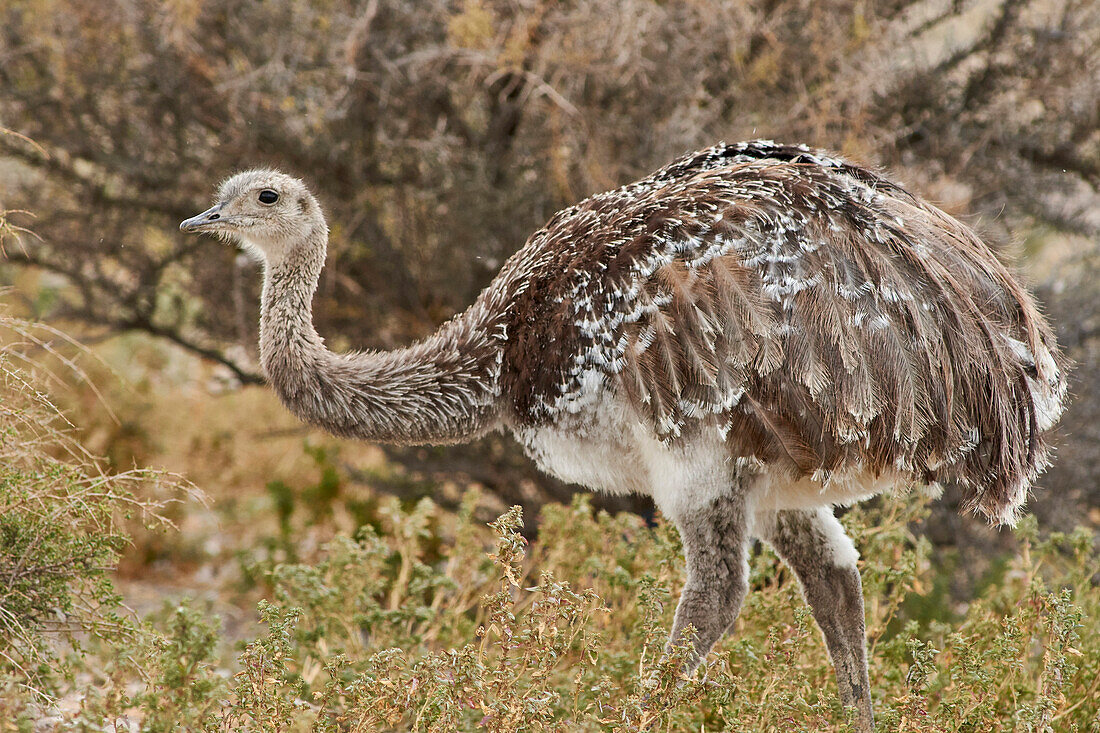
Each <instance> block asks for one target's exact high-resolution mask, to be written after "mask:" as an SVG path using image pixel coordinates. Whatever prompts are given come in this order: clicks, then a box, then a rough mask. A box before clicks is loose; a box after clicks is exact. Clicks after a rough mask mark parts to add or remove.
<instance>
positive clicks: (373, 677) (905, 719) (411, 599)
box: [139, 494, 1100, 731]
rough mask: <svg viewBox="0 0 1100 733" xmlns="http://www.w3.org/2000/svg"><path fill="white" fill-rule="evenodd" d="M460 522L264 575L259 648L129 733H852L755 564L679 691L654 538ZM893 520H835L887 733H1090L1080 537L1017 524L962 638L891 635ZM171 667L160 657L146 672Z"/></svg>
mask: <svg viewBox="0 0 1100 733" xmlns="http://www.w3.org/2000/svg"><path fill="white" fill-rule="evenodd" d="M476 502H477V496H476V494H470V495H469V496H468V497H467V500H466V502H465V504H464V507H463V510H462V512H460V513H459V514H458V515H457V516H455V515H449V514H447V513H445V512H442V511H441V510H438V509H437V508H436V507H435V506H434V505H432V504H431V503H430V502H428V501H421V502H420V503H418V504H416V505H415V506H412V507H410V508H408V509H402V508H401V507H400V506H399V505H398V503H397V502H396V501H392V502H389V503H387V502H382V504H381V508H380V511H381V513H382V514H383V515H384V516H386V517H387V520H386V522H385V523H384V526H383V528H382V530H381V531H376V530H374V529H373V528H366V529H364V530H363V531H361V533H360V535H359V537H357V538H355V539H351V538H348V537H337V538H336V539H334V540H333V541H332V542H331V543H330V544H329V545H328V547H327V548H326V551H325V553H324V557H323V559H322V560H321V561H320V562H318V563H316V564H312V565H308V564H284V565H280V566H277V567H276V568H275V569H274V570H272V571H271V574H270V576H271V577H270V582H271V584H272V588H273V589H274V590H273V593H272V597H271V600H270V601H264V602H262V603H261V607H260V610H261V616H262V618H263V622H264V623H265V624H266V625H267V628H268V633H267V634H266V635H264V636H260V637H259V638H258V639H255V640H253V641H251V642H249V643H248V644H247V645H246V647H245V649H244V651H243V652H242V653H241V654H240V656H239V660H238V662H239V668H240V671H239V672H238V673H237V674H236V676H235V678H234V679H233V681H232V683H231V684H230V685H229V687H228V688H222V687H219V686H218V685H213V686H211V687H209V688H208V689H209V690H210V695H208V696H207V697H205V698H203V699H192V698H193V697H194V696H191V697H188V698H187V699H186V700H185V699H184V698H185V697H186V696H184V697H181V696H180V695H179V694H178V692H177V691H174V687H175V686H177V684H178V683H177V682H175V681H174V680H176V679H180V678H178V677H175V678H173V677H165V676H162V677H160V678H158V681H156V682H154V683H153V684H152V685H151V687H150V688H149V690H148V691H147V692H146V693H145V694H144V697H142V698H141V700H140V701H139V702H140V704H141V705H142V706H144V709H145V715H146V720H150V719H152V718H153V717H154V716H155V714H156V712H155V709H154V706H155V705H157V704H160V703H159V702H158V701H163V700H166V699H170V700H173V701H174V702H173V708H172V709H173V710H174V711H178V712H175V713H174V716H175V717H174V719H176V720H180V721H186V723H185V724H183V727H184V728H187V729H190V728H198V727H200V726H204V725H205V726H206V727H208V728H210V729H217V730H287V731H289V730H315V731H348V730H350V731H378V730H395V731H398V730H400V731H404V730H423V731H450V730H486V731H515V730H524V731H561V730H569V731H585V730H591V731H604V730H616V731H627V730H631V731H633V730H653V731H679V730H806V731H820V730H833V729H844V728H845V726H846V725H847V724H848V723H849V722H850V721H849V719H848V716H847V713H846V711H844V710H842V709H841V708H840V706H839V704H838V703H837V701H836V687H835V683H834V682H833V673H832V669H831V667H830V666H829V662H828V659H827V656H826V653H825V650H824V645H823V643H822V641H821V639H820V636H819V634H818V632H817V629H816V627H815V626H814V623H813V620H812V617H811V616H810V614H809V611H808V609H807V608H806V607H805V605H804V604H803V602H802V600H801V597H800V594H799V591H798V588H797V583H796V582H795V581H794V579H793V577H792V576H791V575H790V573H789V572H788V571H787V570H785V569H784V568H783V567H782V566H781V565H780V564H779V563H778V562H777V560H776V559H775V557H774V556H773V555H772V554H771V553H770V552H767V551H761V552H758V553H756V554H754V556H753V560H752V573H751V584H752V592H751V593H750V595H749V597H748V599H747V600H746V603H745V608H744V610H743V612H742V615H741V618H740V620H739V621H738V624H737V628H736V629H735V631H734V633H733V634H732V635H730V636H729V637H727V638H726V639H725V640H724V641H723V642H721V644H720V645H719V647H718V649H717V650H716V652H715V653H714V654H712V656H711V658H710V659H709V663H708V665H707V666H706V668H705V673H700V674H697V675H696V676H695V677H693V678H691V679H686V680H685V679H682V678H681V677H680V676H679V674H678V673H677V671H676V669H677V667H676V659H677V657H678V656H679V655H680V654H682V653H683V652H684V651H685V650H683V649H681V650H680V651H679V652H677V653H676V654H674V655H673V657H672V658H671V659H669V658H665V657H664V655H663V653H662V652H663V646H664V641H665V638H666V635H667V630H668V628H669V626H670V624H671V616H672V612H673V610H674V603H673V602H674V599H675V597H676V595H677V593H678V591H679V586H680V584H681V583H682V576H683V569H682V566H681V561H680V559H679V557H680V556H679V543H678V540H677V537H676V533H675V531H673V530H672V529H671V528H670V527H669V526H668V525H666V524H663V523H662V524H660V525H659V526H657V527H656V528H647V527H646V526H645V525H644V524H643V523H642V521H641V520H639V519H638V518H637V517H634V516H629V515H621V516H617V517H610V516H608V515H606V514H598V515H595V516H593V513H592V511H591V509H590V507H589V505H588V502H587V501H586V500H585V499H578V500H577V501H576V502H575V503H574V504H573V505H572V506H571V507H563V506H550V507H547V509H546V510H545V511H544V512H543V515H542V517H541V523H540V526H541V528H542V529H541V535H540V539H539V540H538V541H537V542H535V543H533V544H532V545H531V546H528V545H527V543H526V541H525V540H524V539H523V537H522V535H520V534H519V527H520V515H519V511H518V509H513V510H512V511H510V512H508V513H506V514H505V515H503V516H502V517H500V518H499V519H498V520H497V521H496V522H495V523H493V525H492V526H491V527H490V528H485V527H482V526H479V525H478V524H476V523H474V522H472V521H471V516H472V514H473V508H474V505H475V504H476ZM886 504H887V506H886V508H885V509H883V508H877V507H869V508H859V509H855V510H853V511H851V512H849V513H848V514H847V515H846V516H845V518H844V521H845V524H846V525H848V527H849V529H850V531H851V532H852V534H853V535H855V536H857V537H858V538H859V543H860V545H861V548H862V550H863V560H862V567H861V571H862V573H863V577H864V580H865V584H866V587H867V593H868V628H869V633H870V637H871V670H872V672H871V677H872V686H873V694H874V697H875V701H876V708H877V715H878V719H879V721H880V722H881V725H882V729H883V730H902V731H904V730H908V731H973V730H984V729H991V730H1028V731H1052V730H1053V731H1062V730H1066V731H1069V730H1080V731H1095V730H1097V723H1096V719H1095V715H1096V709H1097V705H1096V703H1097V683H1096V680H1097V679H1098V677H1100V669H1098V666H1100V642H1098V640H1097V638H1096V636H1095V634H1091V633H1088V634H1086V633H1082V629H1083V627H1084V625H1086V624H1088V623H1095V622H1094V621H1091V620H1092V619H1096V618H1097V616H1098V614H1100V591H1098V590H1097V588H1096V586H1095V584H1094V583H1093V582H1092V579H1091V572H1092V569H1093V568H1095V567H1096V561H1097V553H1096V550H1095V547H1094V545H1093V542H1092V537H1091V534H1090V533H1088V532H1086V531H1083V530H1082V531H1079V532H1077V533H1075V534H1073V535H1053V536H1051V537H1049V538H1046V539H1044V540H1039V539H1038V537H1037V536H1036V532H1035V528H1034V524H1033V523H1032V524H1026V525H1025V526H1024V527H1023V528H1022V529H1021V530H1020V531H1019V538H1020V540H1021V548H1022V549H1021V551H1020V552H1019V553H1018V554H1016V555H1015V556H1013V557H1011V558H1010V559H1009V561H1008V565H1007V570H1006V573H1005V576H1004V580H1003V581H1002V582H1001V583H999V584H996V585H991V586H989V588H988V589H987V590H986V592H985V593H984V594H983V595H982V596H981V597H980V598H978V599H975V600H974V602H972V603H971V604H970V605H969V607H968V608H967V609H966V611H965V613H963V614H962V620H961V621H959V622H958V623H957V624H953V625H945V624H941V623H938V622H932V623H930V624H927V625H921V624H919V623H918V622H917V621H915V620H912V619H907V618H906V617H905V610H904V609H905V603H904V600H905V598H906V597H907V596H909V595H910V594H911V593H913V592H914V591H913V589H914V588H918V587H929V585H930V578H931V576H932V574H933V571H934V569H933V568H932V567H931V566H930V565H929V563H928V562H927V556H928V547H927V544H926V543H925V542H924V541H922V540H920V539H919V538H918V537H917V536H916V535H915V534H914V533H913V531H912V530H911V528H912V527H914V526H916V525H919V523H920V521H921V517H922V516H923V514H924V511H923V510H922V508H921V506H920V505H919V503H917V501H916V500H910V501H907V500H902V499H898V500H896V501H894V500H892V501H891V502H886ZM428 527H435V528H436V529H435V531H434V532H429V531H428V530H427V528H428ZM441 536H442V537H445V540H444V542H443V543H442V545H441V546H440V545H439V544H437V543H438V541H439V537H441ZM437 552H439V553H441V557H440V558H439V559H437V560H436V561H434V562H431V563H426V562H424V559H425V558H426V557H427V556H428V555H429V554H431V555H434V554H435V553H437ZM173 633H174V634H176V635H177V636H179V634H180V632H179V631H178V630H177V631H175V632H173ZM185 636H186V635H185ZM179 649H180V647H179V646H178V645H176V646H173V645H171V644H169V645H167V646H162V647H160V650H159V652H157V653H158V654H160V655H161V661H160V662H157V661H156V659H154V660H153V662H151V664H152V666H153V667H154V668H157V669H160V668H161V667H162V666H163V665H164V663H165V661H164V659H163V657H165V656H167V658H168V659H169V661H170V660H171V659H174V658H175V656H177V655H178V654H179ZM154 656H155V655H154ZM158 665H160V666H158ZM200 697H201V696H200ZM185 703H186V704H185ZM186 705H191V706H192V707H191V708H190V711H191V712H190V717H189V713H188V710H187V707H186ZM150 729H153V728H152V727H150Z"/></svg>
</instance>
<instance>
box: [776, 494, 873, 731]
mask: <svg viewBox="0 0 1100 733" xmlns="http://www.w3.org/2000/svg"><path fill="white" fill-rule="evenodd" d="M755 531H756V534H757V535H758V536H759V537H760V538H761V539H762V540H764V541H766V542H768V543H769V544H770V545H771V546H772V547H774V548H775V551H776V552H777V553H778V554H779V556H780V557H781V558H783V561H784V562H786V563H787V565H788V566H789V567H790V568H791V570H793V571H794V574H795V575H797V576H798V580H799V582H800V583H801V584H802V594H803V596H805V598H806V602H807V603H808V604H809V605H810V609H811V610H812V611H813V615H814V619H815V620H816V621H817V625H818V626H819V627H820V628H821V632H822V634H823V635H824V637H825V646H826V647H827V648H828V650H829V657H830V658H831V659H832V661H833V667H834V669H835V670H836V678H837V686H838V687H839V688H840V700H841V702H842V703H843V704H844V705H846V706H849V707H855V708H856V709H857V720H858V723H859V729H860V730H861V731H870V730H873V728H874V718H873V715H872V713H871V689H870V682H869V680H868V677H867V642H866V635H867V632H866V628H865V624H864V620H863V586H862V583H861V582H860V578H859V571H858V569H857V568H856V560H857V559H858V558H859V553H857V552H856V549H855V546H854V545H853V544H852V541H851V540H850V539H849V538H848V536H847V535H846V534H845V533H844V528H843V527H842V526H841V525H840V522H839V521H838V520H837V518H836V517H835V516H833V513H832V511H831V510H830V509H829V508H827V507H822V508H819V509H816V510H813V509H811V510H787V511H779V512H761V513H759V514H757V516H756V522H755Z"/></svg>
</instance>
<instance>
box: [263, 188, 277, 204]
mask: <svg viewBox="0 0 1100 733" xmlns="http://www.w3.org/2000/svg"><path fill="white" fill-rule="evenodd" d="M278 200H279V194H277V193H275V192H274V191H272V190H271V189H270V188H265V189H264V190H263V191H260V203H261V204H273V203H275V202H276V201H278Z"/></svg>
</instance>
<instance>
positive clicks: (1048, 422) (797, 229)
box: [181, 141, 1066, 729]
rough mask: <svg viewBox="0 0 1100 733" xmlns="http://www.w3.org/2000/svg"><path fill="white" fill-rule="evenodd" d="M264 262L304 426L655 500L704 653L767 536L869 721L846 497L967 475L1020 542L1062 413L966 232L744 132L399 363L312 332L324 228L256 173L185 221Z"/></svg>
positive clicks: (864, 178) (994, 268)
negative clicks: (492, 454) (492, 449)
mask: <svg viewBox="0 0 1100 733" xmlns="http://www.w3.org/2000/svg"><path fill="white" fill-rule="evenodd" d="M181 229H184V230H185V231H195V232H200V231H209V232H213V233H217V234H219V235H220V236H222V237H225V238H228V239H234V240H236V241H238V242H240V243H241V244H242V245H243V246H244V247H246V248H247V249H249V250H250V251H252V252H253V253H254V254H255V255H256V256H257V257H258V258H259V259H260V260H261V261H262V262H263V263H264V293H263V303H262V316H261V327H260V354H261V360H262V363H263V367H264V370H265V372H266V374H267V376H268V378H269V380H270V381H271V384H272V386H273V387H274V388H275V390H276V392H277V393H278V394H279V396H280V398H281V399H282V400H283V402H284V403H285V404H286V405H287V407H288V408H289V409H290V410H291V411H293V412H294V413H295V414H296V415H298V416H299V417H300V418H302V419H303V420H305V421H307V422H310V423H312V424H316V425H320V426H322V427H324V428H326V429H328V430H330V431H332V432H334V433H336V434H338V435H343V436H349V437H359V438H365V439H368V440H379V441H392V442H404V443H439V442H454V441H461V440H468V439H470V438H472V437H475V436H477V435H480V434H482V433H485V432H487V431H490V430H495V429H501V428H504V429H508V430H510V431H511V432H512V433H513V434H514V435H515V436H516V437H517V439H518V440H519V441H520V442H521V443H522V444H523V446H524V447H525V448H526V450H527V452H528V453H529V454H530V455H531V456H532V457H533V458H534V459H535V460H536V461H537V462H538V463H539V465H540V466H541V467H542V468H544V469H545V470H547V471H549V472H551V473H553V474H555V475H557V476H559V477H561V478H563V479H565V480H567V481H574V482H577V483H580V484H583V485H585V486H588V487H589V488H592V489H597V490H606V491H612V492H629V491H637V492H642V493H645V494H648V495H650V496H652V497H653V498H654V500H655V501H656V503H657V505H658V506H659V507H660V508H661V509H662V511H663V512H664V513H665V514H666V515H667V516H669V517H670V518H671V519H672V520H673V521H674V522H676V524H677V525H678V527H679V528H680V531H681V535H682V536H683V539H684V548H685V554H686V557H687V567H688V578H687V584H686V586H685V589H684V592H683V595H682V597H681V600H680V605H679V607H678V609H677V614H676V622H675V625H674V627H673V638H677V637H678V636H679V634H680V633H681V632H682V630H683V629H684V628H685V627H686V626H687V625H689V624H690V625H691V626H694V627H695V628H696V630H697V632H698V636H697V637H696V642H695V647H696V650H697V655H696V661H695V663H698V660H699V659H701V658H702V656H703V655H705V653H706V652H707V651H708V650H709V649H710V648H711V646H712V645H713V644H714V642H715V641H716V640H717V639H718V638H719V637H720V636H721V635H722V633H724V631H725V630H726V629H727V628H728V627H729V625H730V624H731V623H732V622H733V619H734V618H735V617H736V614H737V611H738V609H739V607H740V604H741V599H742V598H743V596H744V593H745V588H746V571H745V555H746V552H747V542H748V541H749V539H750V538H751V537H753V536H757V537H760V538H761V539H763V540H765V541H767V542H769V543H770V544H772V545H773V546H774V547H775V549H776V551H777V552H778V553H779V555H780V556H781V557H782V558H783V559H784V561H785V562H787V563H788V564H789V565H790V566H791V567H792V569H793V570H794V572H795V573H796V574H797V575H798V577H799V579H800V581H801V583H802V586H803V590H804V594H805V596H806V598H807V601H808V602H809V603H810V605H811V607H812V608H813V611H814V616H815V618H816V619H817V621H818V624H819V625H820V626H821V628H822V631H823V634H824V637H825V641H826V644H827V646H828V648H829V652H830V655H831V656H832V659H833V662H834V664H835V666H836V670H837V676H838V682H839V684H840V691H841V697H842V699H843V700H844V701H845V703H846V704H850V705H855V706H857V708H858V709H859V716H860V720H861V725H862V727H863V728H864V729H870V728H871V726H872V722H871V721H872V718H871V707H870V698H869V686H868V682H867V669H866V658H865V656H866V655H865V651H864V641H863V636H864V629H863V605H862V595H861V590H860V584H859V574H858V572H857V570H856V560H857V557H858V555H857V553H856V552H855V549H854V547H852V545H851V542H850V541H849V540H848V539H847V537H845V536H844V533H843V530H842V529H841V527H840V524H839V523H838V522H837V521H836V519H835V518H834V517H833V515H832V512H831V510H830V508H829V507H830V506H831V505H835V504H840V503H846V502H852V501H857V500H859V499H861V498H866V497H867V496H870V495H873V494H875V493H878V492H880V491H883V490H885V489H887V488H890V487H894V486H910V485H926V486H935V485H936V484H938V483H940V482H954V483H957V484H959V485H961V486H962V487H963V488H964V490H965V492H966V508H967V509H969V510H971V511H975V512H978V513H981V514H983V515H985V516H987V517H989V518H990V519H991V520H993V521H996V522H1001V523H1012V522H1013V521H1015V518H1016V516H1017V513H1018V511H1019V509H1020V507H1021V506H1022V504H1023V502H1024V499H1025V498H1026V495H1027V490H1028V487H1029V486H1030V483H1031V481H1032V480H1033V479H1034V478H1035V476H1036V475H1037V474H1038V473H1039V472H1040V471H1042V469H1043V468H1044V467H1045V466H1046V465H1047V460H1048V458H1047V456H1048V448H1047V436H1046V433H1047V431H1048V430H1049V428H1050V427H1051V426H1052V425H1053V424H1054V423H1055V422H1056V421H1057V419H1058V417H1059V416H1060V414H1061V410H1062V404H1063V402H1064V399H1065V391H1066V387H1065V378H1064V369H1063V368H1062V365H1061V357H1060V355H1059V352H1058V349H1057V345H1056V343H1055V341H1054V337H1053V335H1052V333H1051V330H1050V327H1049V326H1048V325H1047V323H1046V322H1045V321H1044V319H1043V318H1042V316H1041V314H1040V313H1039V310H1038V308H1037V306H1036V304H1035V303H1034V301H1033V300H1032V298H1031V297H1030V296H1029V295H1028V293H1027V292H1026V291H1025V290H1024V289H1023V288H1022V287H1021V286H1020V285H1019V284H1018V283H1017V281H1016V280H1015V279H1014V278H1013V277H1012V276H1011V274H1010V273H1009V272H1008V270H1007V269H1006V268H1005V267H1004V265H1003V264H1002V263H1001V262H1000V261H999V260H998V259H997V257H996V256H995V255H994V254H993V253H992V252H991V251H990V250H989V248H988V247H987V246H986V245H985V244H983V243H982V242H981V241H980V240H979V239H978V238H977V237H976V236H975V235H974V233H973V232H971V231H970V230H969V229H968V228H967V227H965V226H964V225H963V224H961V223H959V222H958V221H956V220H955V219H953V218H952V217H950V216H948V215H947V214H945V213H944V212H942V211H940V210H939V209H937V208H935V207H934V206H932V205H930V204H928V203H927V202H925V201H923V200H921V199H919V198H918V197H916V196H914V195H912V194H910V193H908V192H907V191H905V190H904V189H902V188H901V187H899V186H898V185H896V184H894V183H892V182H890V181H889V180H887V179H885V178H883V177H882V176H880V175H878V174H876V173H873V172H871V171H868V170H866V169H864V168H860V167H857V166H854V165H852V164H850V163H847V162H845V161H843V160H840V159H838V158H835V157H833V156H830V155H828V154H826V153H823V152H821V151H813V150H810V149H807V148H805V147H803V146H797V147H796V146H784V145H777V144H775V143H771V142H768V141H755V142H750V143H739V144H735V145H718V146H715V147H713V148H710V149H707V150H704V151H700V152H698V153H694V154H691V155H688V156H685V157H684V158H681V159H679V160H677V161H675V162H673V163H672V164H670V165H669V166H667V167H665V168H663V169H661V170H660V171H657V172H656V173H654V174H653V175H651V176H649V177H647V178H645V179H642V180H640V181H638V182H636V183H633V184H630V185H628V186H624V187H623V188H620V189H617V190H615V191H610V192H607V193H603V194H599V195H596V196H593V197H590V198H588V199H585V200H584V201H582V202H580V203H578V204H576V205H575V206H572V207H570V208H568V209H565V210H563V211H561V212H559V213H558V214H556V215H555V216H554V217H553V218H552V219H551V220H550V222H549V223H547V225H546V226H545V227H544V228H542V229H540V230H539V231H538V232H536V233H535V234H533V235H532V236H531V238H530V239H529V240H528V241H527V243H526V244H525V245H524V246H523V247H522V248H521V249H520V250H519V251H518V252H516V254H515V255H513V256H512V258H510V259H509V260H508V262H507V263H506V264H505V265H504V267H503V268H502V270H501V272H500V273H499V274H498V275H497V277H496V278H495V279H494V280H493V281H492V283H490V285H489V286H488V287H487V288H486V289H485V291H484V292H483V293H482V294H481V296H480V297H479V298H478V299H477V301H476V302H475V303H474V304H473V305H472V306H471V307H470V308H469V309H468V310H467V311H465V312H464V313H462V314H460V315H458V316H456V317H455V318H454V319H452V320H451V321H449V322H448V323H446V324H444V325H443V326H442V327H441V328H440V329H439V331H438V332H437V333H435V334H434V335H432V336H430V337H428V338H427V339H425V340H423V341H421V342H419V343H417V344H415V345H413V346H411V347H409V348H406V349H401V350H397V351H393V352H363V353H351V354H333V353H331V352H329V351H328V350H327V349H325V348H324V344H323V341H322V339H321V337H320V336H318V334H317V332H316V331H315V330H314V328H313V325H312V314H311V299H312V296H313V293H314V290H315V289H316V286H317V280H318V277H319V275H320V272H321V268H322V267H323V265H324V259H325V248H326V244H327V228H326V225H325V222H324V217H323V215H322V213H321V210H320V207H319V206H318V204H317V202H316V200H315V199H314V198H313V196H312V195H311V194H310V193H309V191H308V190H307V189H306V187H305V186H304V185H303V184H302V183H301V182H300V181H298V180H296V179H294V178H291V177H289V176H285V175H283V174H281V173H278V172H275V171H250V172H246V173H241V174H238V175H236V176H234V177H232V178H230V179H229V180H228V181H226V182H225V183H224V184H223V185H222V187H221V189H220V190H219V192H218V196H217V203H216V204H215V206H214V207H213V208H211V209H210V210H208V211H206V212H204V213H203V214H200V215H198V216H196V217H194V218H192V219H189V220H187V221H185V222H183V224H181Z"/></svg>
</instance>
